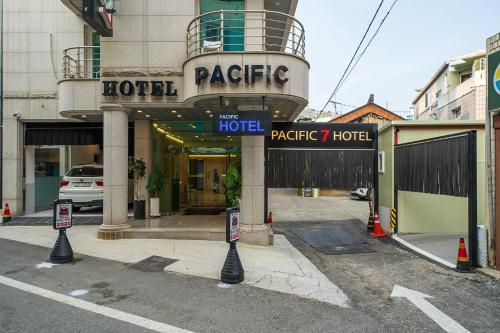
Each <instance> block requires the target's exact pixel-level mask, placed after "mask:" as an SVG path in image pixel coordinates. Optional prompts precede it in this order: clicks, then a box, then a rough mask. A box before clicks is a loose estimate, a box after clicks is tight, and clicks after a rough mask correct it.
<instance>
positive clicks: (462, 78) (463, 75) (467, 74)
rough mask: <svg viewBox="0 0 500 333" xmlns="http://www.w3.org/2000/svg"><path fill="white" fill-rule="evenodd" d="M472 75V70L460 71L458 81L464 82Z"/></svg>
mask: <svg viewBox="0 0 500 333" xmlns="http://www.w3.org/2000/svg"><path fill="white" fill-rule="evenodd" d="M471 77H472V72H465V73H460V83H464V82H465V81H467V80H468V79H470V78H471Z"/></svg>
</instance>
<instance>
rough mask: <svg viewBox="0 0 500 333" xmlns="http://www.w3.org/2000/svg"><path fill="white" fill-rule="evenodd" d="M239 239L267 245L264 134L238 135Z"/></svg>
mask: <svg viewBox="0 0 500 333" xmlns="http://www.w3.org/2000/svg"><path fill="white" fill-rule="evenodd" d="M241 173H242V186H241V205H240V209H241V211H240V218H241V233H242V235H241V240H242V241H243V242H245V243H250V244H257V245H269V230H268V227H267V225H266V224H264V220H265V217H264V198H265V197H264V137H263V136H243V137H241Z"/></svg>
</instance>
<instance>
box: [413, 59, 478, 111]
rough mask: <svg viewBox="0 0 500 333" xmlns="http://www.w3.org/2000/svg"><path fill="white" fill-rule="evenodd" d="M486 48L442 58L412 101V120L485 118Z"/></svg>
mask: <svg viewBox="0 0 500 333" xmlns="http://www.w3.org/2000/svg"><path fill="white" fill-rule="evenodd" d="M485 84H486V72H485V52H484V51H483V50H480V51H476V52H474V53H470V54H467V55H464V56H461V57H458V58H455V59H452V60H449V61H447V62H445V63H444V64H443V65H442V66H441V67H440V68H439V69H438V71H437V72H436V73H435V74H434V76H433V77H432V78H431V79H430V80H429V82H428V83H427V84H426V85H425V86H424V88H422V89H419V90H418V93H417V96H416V97H415V99H414V100H413V102H412V107H413V109H414V119H415V120H455V119H457V120H474V119H477V120H481V119H485V110H486V109H485V101H486V86H485Z"/></svg>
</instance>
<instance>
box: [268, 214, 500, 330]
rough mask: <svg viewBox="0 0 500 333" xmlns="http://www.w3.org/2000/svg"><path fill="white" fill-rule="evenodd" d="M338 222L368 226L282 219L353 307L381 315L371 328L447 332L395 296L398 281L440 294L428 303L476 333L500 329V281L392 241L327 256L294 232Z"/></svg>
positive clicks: (354, 229) (279, 226) (352, 229)
mask: <svg viewBox="0 0 500 333" xmlns="http://www.w3.org/2000/svg"><path fill="white" fill-rule="evenodd" d="M325 226H338V227H341V228H343V230H345V232H346V233H349V234H356V233H359V232H360V231H361V233H365V231H364V228H365V227H364V225H361V223H360V224H353V223H351V224H347V225H346V224H345V223H342V222H336V221H318V222H313V221H307V222H277V223H275V224H274V230H275V232H277V233H282V234H284V235H286V237H287V238H288V240H289V241H290V242H291V243H292V245H294V246H295V247H296V248H297V249H298V250H299V251H301V252H302V254H304V255H305V256H306V257H307V258H308V259H309V260H311V262H312V263H314V264H315V265H316V267H318V269H319V270H320V271H322V272H323V273H324V274H325V275H326V276H327V277H328V278H329V279H330V280H331V281H332V282H333V283H335V284H336V285H337V286H338V287H339V288H341V289H342V290H344V292H345V293H346V294H347V295H348V296H349V297H350V299H351V302H352V307H353V309H356V310H357V311H360V312H362V313H364V314H366V315H368V316H369V317H370V318H373V319H375V321H376V323H377V324H376V325H375V326H373V327H372V328H371V329H370V330H369V331H370V332H371V331H376V332H384V331H385V332H443V330H442V329H441V328H440V327H439V326H437V325H436V324H435V323H434V322H433V321H432V320H431V319H430V318H429V317H427V316H426V315H424V314H423V313H422V311H421V310H419V309H418V308H417V307H415V306H414V305H413V304H411V303H410V302H409V301H408V300H407V299H392V298H391V297H390V294H391V292H392V290H393V288H394V286H395V285H400V286H403V287H405V288H409V289H412V290H416V291H419V292H422V293H425V294H427V295H430V296H433V297H434V298H430V299H427V301H428V302H429V303H431V304H433V305H434V306H435V307H437V308H438V309H439V310H440V311H442V312H444V313H445V314H446V315H447V316H449V317H451V318H452V319H453V320H455V321H457V322H458V323H459V324H460V325H462V326H463V327H465V329H467V330H469V331H470V332H500V281H497V280H495V279H493V278H491V277H489V276H486V275H484V274H482V273H456V272H454V271H453V270H450V269H448V268H444V267H441V266H438V265H436V264H434V263H431V262H429V261H427V260H426V259H423V258H422V257H420V256H419V255H417V254H414V253H411V252H408V251H407V250H406V249H403V248H401V247H400V246H399V245H398V244H397V243H396V242H395V241H393V240H392V239H387V238H385V239H375V238H369V240H368V243H367V245H368V247H370V248H371V249H373V250H375V252H371V253H358V254H343V255H325V254H323V253H321V252H319V251H316V250H315V249H313V248H312V247H311V246H309V245H308V244H306V243H304V242H303V241H302V240H300V239H299V238H298V237H297V236H295V234H294V233H292V232H291V231H290V229H292V228H297V227H325Z"/></svg>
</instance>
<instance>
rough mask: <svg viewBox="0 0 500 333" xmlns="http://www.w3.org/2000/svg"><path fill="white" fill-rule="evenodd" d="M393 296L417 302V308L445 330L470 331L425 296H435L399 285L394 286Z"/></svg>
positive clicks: (454, 332)
mask: <svg viewBox="0 0 500 333" xmlns="http://www.w3.org/2000/svg"><path fill="white" fill-rule="evenodd" d="M391 297H392V298H394V297H406V298H408V300H409V301H410V302H412V303H413V304H415V306H416V307H417V308H419V309H420V310H422V312H423V313H425V314H426V315H427V316H429V317H430V318H431V319H432V320H434V321H435V322H436V324H438V325H439V326H441V328H442V329H443V330H445V331H446V332H450V333H452V332H453V333H470V332H469V331H467V330H466V329H465V328H464V327H463V326H461V325H460V324H459V323H457V322H456V321H454V320H453V319H451V318H450V317H448V316H447V315H446V314H444V313H443V312H441V311H440V310H439V309H438V308H436V307H435V306H434V305H432V304H431V303H429V302H427V301H426V300H425V298H434V297H432V296H429V295H427V294H424V293H421V292H418V291H415V290H411V289H408V288H404V287H401V286H398V285H395V286H394V289H393V290H392V293H391Z"/></svg>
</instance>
